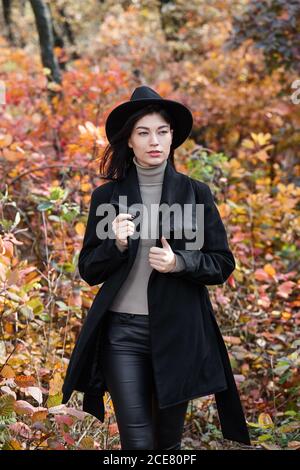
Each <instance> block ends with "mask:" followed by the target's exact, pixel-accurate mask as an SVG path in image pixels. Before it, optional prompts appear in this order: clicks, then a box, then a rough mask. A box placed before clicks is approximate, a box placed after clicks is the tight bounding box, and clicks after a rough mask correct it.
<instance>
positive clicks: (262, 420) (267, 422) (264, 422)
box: [258, 413, 274, 428]
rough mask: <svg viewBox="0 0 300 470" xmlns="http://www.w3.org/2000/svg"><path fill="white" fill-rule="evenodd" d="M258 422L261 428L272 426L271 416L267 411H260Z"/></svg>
mask: <svg viewBox="0 0 300 470" xmlns="http://www.w3.org/2000/svg"><path fill="white" fill-rule="evenodd" d="M258 424H259V425H260V426H261V427H262V428H266V427H273V426H274V424H273V421H272V418H271V416H270V415H269V414H268V413H260V415H259V417H258Z"/></svg>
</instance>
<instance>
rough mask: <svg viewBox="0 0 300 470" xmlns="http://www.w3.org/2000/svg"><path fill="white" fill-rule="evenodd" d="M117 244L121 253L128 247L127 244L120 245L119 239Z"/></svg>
mask: <svg viewBox="0 0 300 470" xmlns="http://www.w3.org/2000/svg"><path fill="white" fill-rule="evenodd" d="M115 244H116V247H117V248H118V250H119V251H120V252H121V253H124V251H126V250H127V249H128V248H127V246H122V245H120V243H119V242H118V240H117V239H116V240H115Z"/></svg>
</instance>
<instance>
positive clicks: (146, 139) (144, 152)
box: [128, 113, 173, 167]
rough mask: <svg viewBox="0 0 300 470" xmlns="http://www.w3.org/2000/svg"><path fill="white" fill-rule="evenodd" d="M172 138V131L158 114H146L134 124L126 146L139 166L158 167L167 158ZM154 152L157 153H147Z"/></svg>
mask: <svg viewBox="0 0 300 470" xmlns="http://www.w3.org/2000/svg"><path fill="white" fill-rule="evenodd" d="M172 137H173V129H170V125H169V124H168V123H167V122H166V121H165V120H164V118H163V117H162V116H161V115H160V114H158V113H153V114H147V116H143V117H142V118H141V119H139V120H138V121H137V122H136V123H135V125H134V128H133V130H132V133H131V136H130V138H129V140H128V146H129V147H130V148H132V150H133V153H134V155H135V158H136V159H137V162H138V163H139V164H140V165H143V166H146V167H149V166H152V165H159V164H160V163H162V162H163V161H164V160H167V158H168V156H169V153H170V147H171V143H172ZM154 151H156V152H159V153H157V154H154V153H153V154H151V153H149V152H154Z"/></svg>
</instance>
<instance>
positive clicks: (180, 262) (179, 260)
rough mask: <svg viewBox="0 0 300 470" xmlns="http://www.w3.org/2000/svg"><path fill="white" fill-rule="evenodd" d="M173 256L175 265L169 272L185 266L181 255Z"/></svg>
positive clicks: (179, 269)
mask: <svg viewBox="0 0 300 470" xmlns="http://www.w3.org/2000/svg"><path fill="white" fill-rule="evenodd" d="M175 258H176V265H175V268H173V269H171V271H169V272H170V273H175V272H178V271H182V270H183V269H185V267H186V264H185V261H184V259H183V258H182V256H180V255H177V254H175Z"/></svg>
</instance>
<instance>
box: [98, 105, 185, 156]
mask: <svg viewBox="0 0 300 470" xmlns="http://www.w3.org/2000/svg"><path fill="white" fill-rule="evenodd" d="M148 104H159V105H161V106H163V107H164V108H165V109H166V110H167V111H168V112H169V113H170V115H171V118H172V121H173V123H174V135H173V141H172V146H173V148H174V149H175V148H177V147H179V146H180V145H181V144H182V143H183V142H184V141H185V140H186V139H187V138H188V137H189V135H190V133H191V130H192V127H193V115H192V113H191V111H190V110H189V109H188V108H187V107H186V106H184V105H183V104H181V103H179V102H178V101H173V100H167V99H162V100H160V99H157V98H153V99H151V98H150V99H141V100H134V101H126V102H125V103H122V104H120V105H119V106H117V107H116V108H114V109H113V110H112V111H111V112H110V114H109V115H108V117H107V119H106V123H105V132H106V136H107V139H108V140H109V142H111V141H112V139H113V137H114V136H115V135H116V134H117V133H118V132H119V131H120V130H121V128H122V127H123V125H124V124H125V123H126V121H127V120H128V119H129V118H130V116H131V115H132V113H134V112H136V111H138V110H140V109H142V108H144V107H145V106H147V105H148Z"/></svg>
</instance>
